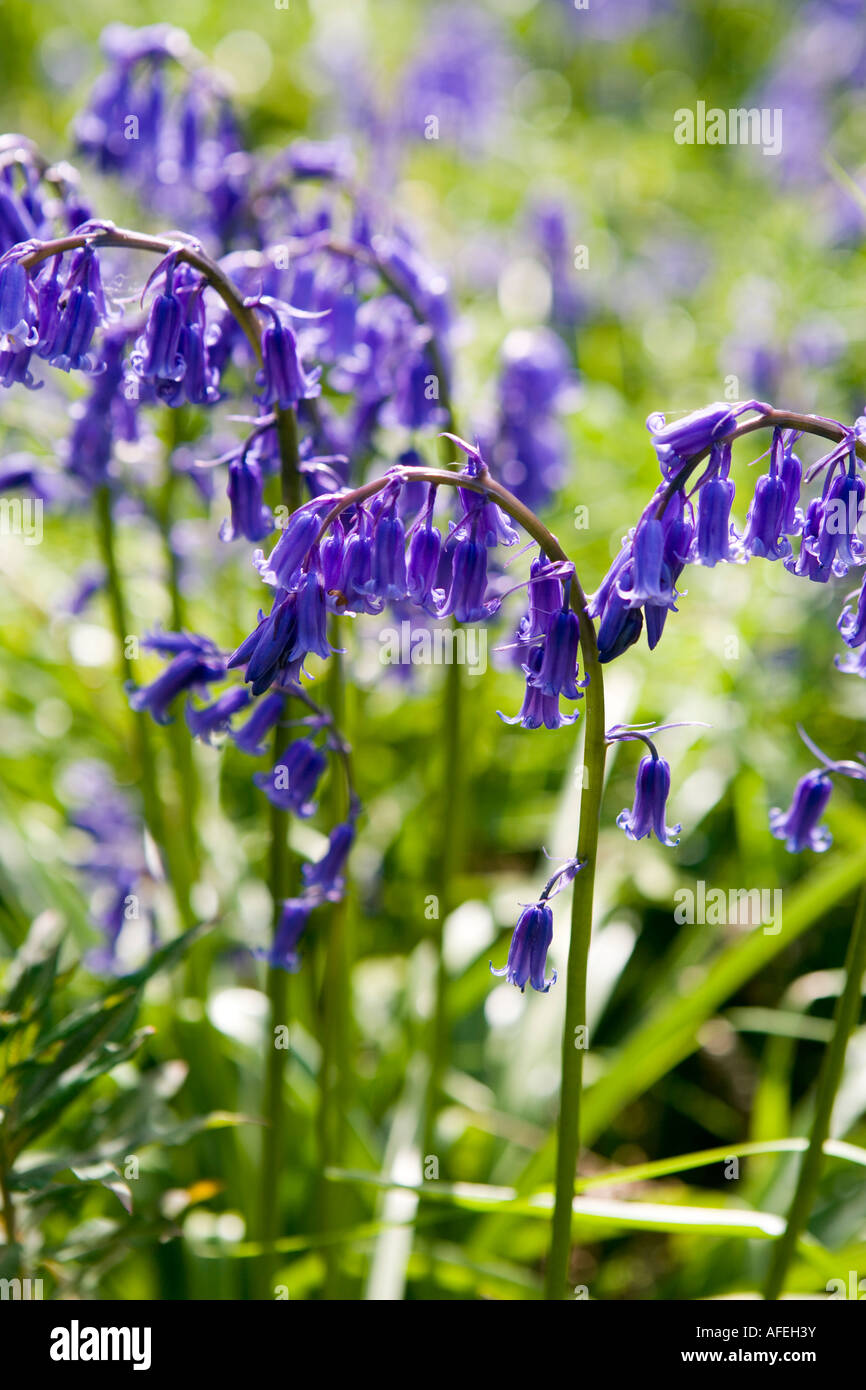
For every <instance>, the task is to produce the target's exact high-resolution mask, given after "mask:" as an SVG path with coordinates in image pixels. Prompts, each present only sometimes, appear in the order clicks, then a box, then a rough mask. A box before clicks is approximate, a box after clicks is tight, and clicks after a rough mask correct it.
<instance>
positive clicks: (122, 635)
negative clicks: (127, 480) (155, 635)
mask: <svg viewBox="0 0 866 1390" xmlns="http://www.w3.org/2000/svg"><path fill="white" fill-rule="evenodd" d="M95 502H96V519H97V527H98V532H99V548H100V553H101V556H102V563H103V565H104V566H105V577H106V589H107V593H108V601H109V607H110V609H111V618H112V625H113V627H114V632H115V637H116V638H117V644H118V648H119V652H120V666H121V671H122V673H123V678H124V681H132V680H133V669H132V661H131V658H130V656H129V653H128V651H127V639H128V637H129V636H130V635H131V634H130V627H129V617H128V613H127V608H126V599H125V596H124V592H123V581H122V579H121V576H120V567H119V565H118V562H117V548H116V543H115V534H114V512H113V507H112V499H111V491H110V488H109V487H108V486H107V485H105V486H102V487H100V488H97V490H96V496H95ZM132 721H133V736H134V740H135V751H136V760H137V763H138V773H139V778H140V782H141V798H142V804H143V808H144V820H145V824H146V826H147V828H148V830H149V832H150V834H151V837H152V838H153V840H154V842H155V844H156V845H157V846H158V848H159V850H160V853H161V854H162V856H163V858H164V860H165V864H166V867H167V871H168V877H169V880H170V882H171V887H172V891H173V893H174V897H175V901H176V903H177V909H178V914H179V916H180V918H181V921H182V922H183V924H184V926H191V925H192V923H193V914H192V911H191V908H190V905H189V884H188V882H187V879H186V875H185V869H184V866H183V863H182V856H180V857H178V856H177V855H176V854H174V852H173V849H172V848H171V845H170V841H169V837H168V834H167V832H166V824H165V816H164V813H163V807H162V802H161V800H160V796H159V791H158V788H157V783H156V770H155V761H154V753H153V745H152V742H151V737H150V728H149V725H148V715H147V714H146V713H145V712H144V711H133V712H132Z"/></svg>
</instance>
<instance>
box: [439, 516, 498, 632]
mask: <svg viewBox="0 0 866 1390" xmlns="http://www.w3.org/2000/svg"><path fill="white" fill-rule="evenodd" d="M486 592H487V548H486V546H484V545H483V544H481V543H480V542H479V541H478V540H476V538H475V536H474V535H468V536H465V537H464V538H463V539H462V540H458V541H457V544H456V545H455V546H454V548H453V550H452V552H451V585H450V588H449V591H448V596H447V598H446V599H445V602H444V604H443V605H442V607H441V609H440V610H439V616H440V617H442V618H444V617H447V616H448V615H449V614H451V613H453V614H454V617H455V618H456V619H457V621H458V623H477V622H482V621H483V620H484V619H485V618H488V617H489V616H490V611H491V610H490V608H489V606H487V605H486V604H485V601H484V600H485V594H486Z"/></svg>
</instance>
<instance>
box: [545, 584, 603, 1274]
mask: <svg viewBox="0 0 866 1390" xmlns="http://www.w3.org/2000/svg"><path fill="white" fill-rule="evenodd" d="M575 611H576V612H577V613H578V617H579V619H580V625H581V644H582V648H583V659H584V665H585V674H586V675H587V676H588V677H589V685H588V686H587V689H586V716H585V717H586V726H585V729H586V732H585V735H584V752H583V758H584V761H583V783H582V788H581V798H580V822H579V825H578V833H577V858H578V860H579V861H580V865H581V867H580V870H579V872H578V873H577V874H576V876H575V879H574V890H573V897H572V902H571V939H570V942H569V947H568V968H567V973H566V986H565V1023H564V1025H563V1030H562V1081H561V1091H560V1106H559V1124H558V1131H557V1152H556V1197H555V1202H554V1209H553V1224H552V1233H551V1244H550V1253H549V1256H548V1260H547V1269H546V1274H545V1289H546V1296H547V1298H548V1299H562V1298H564V1297H565V1295H566V1283H567V1279H568V1261H569V1252H570V1250H571V1216H572V1203H573V1200H574V1180H575V1173H576V1169H577V1158H578V1151H579V1147H580V1102H581V1093H582V1088H583V1055H584V1052H585V1051H586V1048H587V1046H588V1037H587V1032H586V975H587V962H588V959H589V946H590V939H591V936H592V908H593V892H594V888H595V866H596V860H597V856H598V829H599V821H600V817H601V798H602V791H603V789H604V764H605V756H606V752H607V745H606V742H605V718H604V678H603V675H602V669H601V663H600V662H599V660H598V648H597V646H596V641H595V630H594V628H593V625H592V623H591V622H590V620H589V618H588V617H587V616H586V611H585V608H584V609H580V608H576V609H575Z"/></svg>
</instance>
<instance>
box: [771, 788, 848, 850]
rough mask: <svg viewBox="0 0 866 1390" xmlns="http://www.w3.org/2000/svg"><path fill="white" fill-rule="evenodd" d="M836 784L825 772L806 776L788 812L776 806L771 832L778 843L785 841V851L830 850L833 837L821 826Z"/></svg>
mask: <svg viewBox="0 0 866 1390" xmlns="http://www.w3.org/2000/svg"><path fill="white" fill-rule="evenodd" d="M832 790H833V783H832V782H831V781H830V778H829V777H828V776H827V773H826V772H824V771H823V770H822V769H816V770H815V771H814V772H807V773H806V776H805V777H801V778H800V780H799V782H798V783H797V785H796V787H795V788H794V798H793V800H792V802H791V805H790V807H789V808H788V810H787V811H782V810H780V809H779V807H778V806H774V807H773V809H772V810H771V812H770V830H771V831H772V833H773V835H774V836H775V837H776V839H777V840H784V841H785V848H786V849H787V850H789V851H790V853H791V854H799V853H800V852H801V850H804V849H812V850H814V851H815V853H816V854H822V853H823V852H824V850H826V849H829V848H830V845H831V844H832V842H833V837H832V835H831V834H830V832H829V830H827V828H826V826H820V825H819V824H818V822H819V820H820V819H821V817H822V815H823V814H824V808H825V807H826V805H827V802H828V801H829V800H830V793H831V792H832Z"/></svg>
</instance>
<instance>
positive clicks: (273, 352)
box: [256, 300, 321, 410]
mask: <svg viewBox="0 0 866 1390" xmlns="http://www.w3.org/2000/svg"><path fill="white" fill-rule="evenodd" d="M257 307H259V308H262V309H264V310H265V311H266V312H267V313H268V314H269V315H270V320H271V321H270V323H268V324H267V325H266V327H265V329H264V331H263V333H262V365H261V368H260V369H259V371H258V372H257V374H256V385H257V386H260V387H261V388H262V394H261V395H260V396H257V397H256V400H257V401H258V403H259V404H260V405H263V406H265V408H266V409H270V408H271V407H272V406H275V405H276V406H279V407H280V409H281V410H288V409H290V408H292V407H294V406H296V405H297V404H298V402H299V401H305V400H311V399H313V398H314V397H316V396H318V395H319V394H320V392H321V387H320V386H319V384H318V383H319V377H320V375H321V371H320V368H318V367H316V368H314V369H313V370H312V371H311V372H307V371H305V370H304V367H303V365H302V363H301V358H300V354H299V352H298V344H297V339H296V338H295V335H294V333H293V332H292V329H291V328H290V327H289V325H288V324H287V323H283V321H282V318H281V312H285V313H288V312H291V311H290V310H289V309H288V306H280V308H278V307H277V305H276V301H270V300H267V301H266V300H259V301H257Z"/></svg>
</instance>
